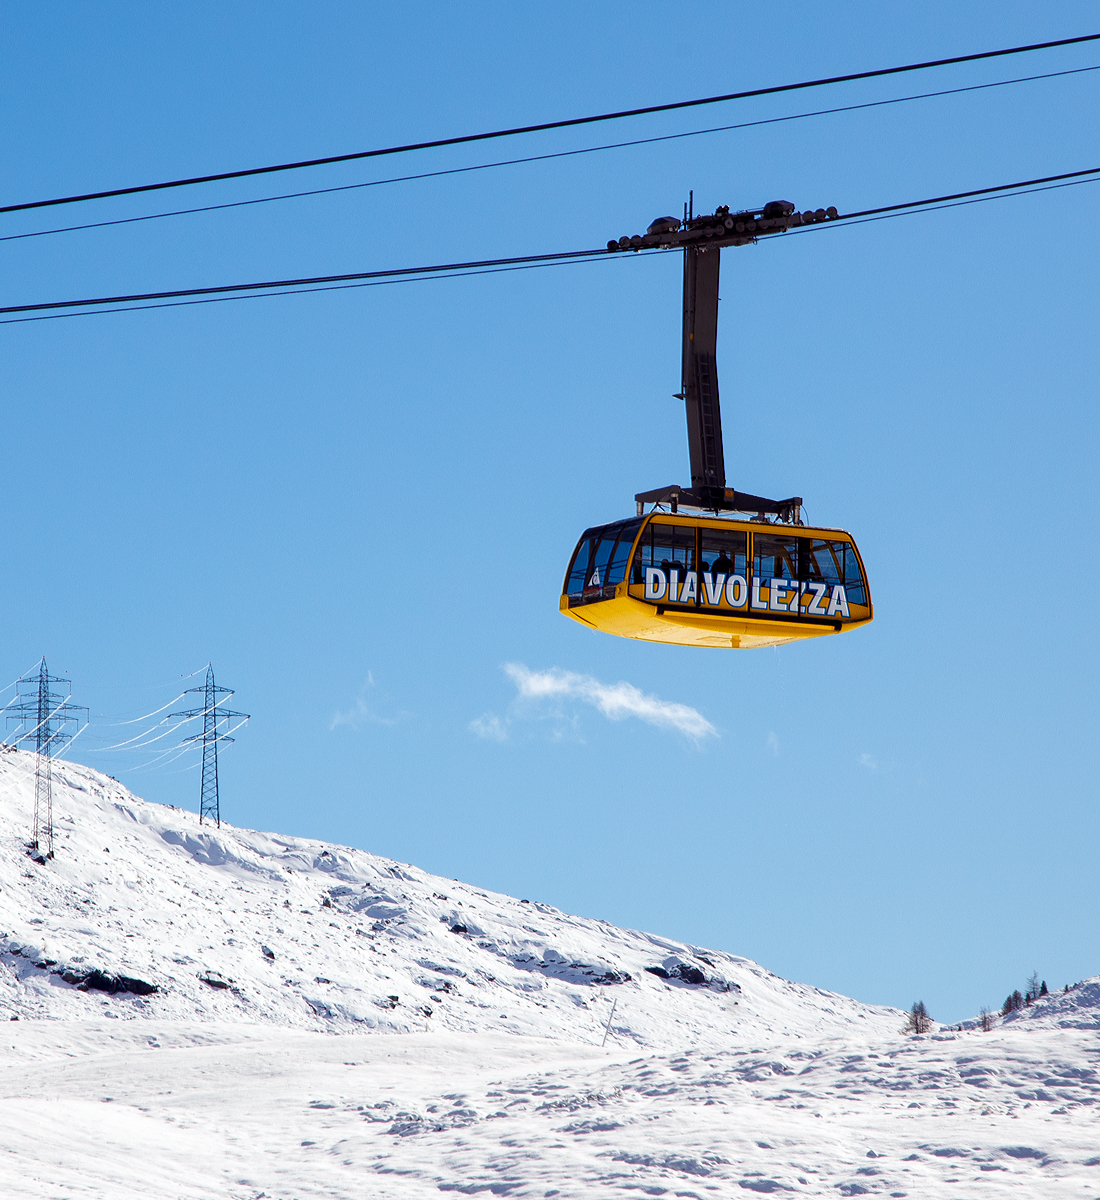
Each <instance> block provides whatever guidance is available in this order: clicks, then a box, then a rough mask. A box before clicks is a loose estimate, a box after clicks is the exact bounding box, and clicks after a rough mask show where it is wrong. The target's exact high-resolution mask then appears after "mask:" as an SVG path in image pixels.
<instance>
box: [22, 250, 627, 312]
mask: <svg viewBox="0 0 1100 1200" xmlns="http://www.w3.org/2000/svg"><path fill="white" fill-rule="evenodd" d="M606 257H607V250H606V248H604V247H603V246H601V247H600V248H599V249H596V250H568V251H565V252H563V253H558V254H525V255H519V256H517V257H513V258H489V259H483V260H481V261H477V262H465V263H441V264H439V265H437V266H431V267H398V268H395V269H390V270H384V271H355V272H351V273H348V274H343V275H314V276H309V277H306V278H302V279H272V280H266V281H264V282H260V283H231V284H225V285H222V286H219V287H205V288H177V289H175V290H173V291H167V292H143V293H140V292H139V293H134V294H131V295H125V296H97V297H94V298H92V299H88V300H59V301H51V302H48V303H43V304H15V305H9V306H8V307H6V308H0V313H22V312H43V311H46V310H50V309H58V308H87V307H90V306H93V305H94V306H97V307H98V306H99V305H104V304H129V303H137V302H139V301H143V300H173V299H179V298H180V297H183V296H214V295H222V294H226V293H231V292H255V291H268V290H270V289H273V288H299V287H309V286H310V285H313V284H322V283H349V282H352V281H355V280H368V279H396V278H401V277H403V276H411V275H434V274H436V273H438V272H441V271H463V270H471V269H474V268H481V267H498V266H511V265H514V264H520V263H522V264H534V263H540V262H564V261H567V260H569V259H577V258H606ZM0 323H2V322H0Z"/></svg>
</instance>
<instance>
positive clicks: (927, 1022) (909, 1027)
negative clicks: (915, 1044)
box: [902, 1000, 932, 1033]
mask: <svg viewBox="0 0 1100 1200" xmlns="http://www.w3.org/2000/svg"><path fill="white" fill-rule="evenodd" d="M931 1028H932V1018H931V1017H930V1016H929V1014H928V1009H927V1008H925V1007H924V1001H923V1000H917V1001H916V1002H915V1003H914V1004H913V1007H912V1008H911V1009H910V1010H909V1018H908V1020H907V1021H906V1022H905V1028H904V1029H903V1030H902V1032H903V1033H927V1032H928V1031H929V1030H930V1029H931Z"/></svg>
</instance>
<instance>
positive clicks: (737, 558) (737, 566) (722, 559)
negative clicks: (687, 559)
mask: <svg viewBox="0 0 1100 1200" xmlns="http://www.w3.org/2000/svg"><path fill="white" fill-rule="evenodd" d="M701 534H702V543H703V544H702V548H701V549H700V552H699V558H700V564H699V565H700V568H701V569H702V570H704V571H710V572H711V573H712V574H714V575H744V574H745V555H746V553H747V550H746V546H745V543H746V542H747V541H748V538H747V536H746V534H745V532H744V530H741V529H708V528H706V527H704V528H703V529H702V531H701Z"/></svg>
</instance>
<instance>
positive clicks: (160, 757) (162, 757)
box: [126, 744, 192, 775]
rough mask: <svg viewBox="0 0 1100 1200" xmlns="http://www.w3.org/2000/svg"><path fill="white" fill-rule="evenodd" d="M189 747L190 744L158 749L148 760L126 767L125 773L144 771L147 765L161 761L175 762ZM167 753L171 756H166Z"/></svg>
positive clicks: (154, 764)
mask: <svg viewBox="0 0 1100 1200" xmlns="http://www.w3.org/2000/svg"><path fill="white" fill-rule="evenodd" d="M191 748H192V747H191V745H190V744H188V745H186V746H179V745H176V746H168V747H166V748H165V749H164V750H160V751H158V752H157V753H156V754H154V755H153V757H152V758H150V759H149V760H148V762H143V763H138V764H137V766H135V767H127V768H126V774H127V775H132V774H133V773H134V772H135V771H144V770H145V769H146V768H147V767H154V766H156V765H157V764H158V763H161V762H165V763H170V762H175V761H176V759H177V758H182V757H183V756H184V755H185V754H186V753H187V752H188V751H189V750H190V749H191ZM169 754H171V755H172V757H171V758H169V757H168V755H169Z"/></svg>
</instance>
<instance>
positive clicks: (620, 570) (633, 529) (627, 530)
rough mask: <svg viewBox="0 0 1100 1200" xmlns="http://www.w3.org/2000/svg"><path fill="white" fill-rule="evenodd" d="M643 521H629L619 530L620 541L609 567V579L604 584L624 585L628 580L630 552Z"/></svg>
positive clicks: (616, 545) (617, 543)
mask: <svg viewBox="0 0 1100 1200" xmlns="http://www.w3.org/2000/svg"><path fill="white" fill-rule="evenodd" d="M640 526H641V521H627V522H626V524H625V525H623V526H622V527H621V528H620V530H619V540H618V542H616V544H615V549H614V551H613V552H612V555H611V561H610V562H609V563H608V566H607V578H606V579H605V580H604V583H622V581H623V580H624V579H625V578H626V563H627V559H629V558H630V550H631V547H632V546H633V545H634V539H635V537H637V535H638V529H639V527H640Z"/></svg>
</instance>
